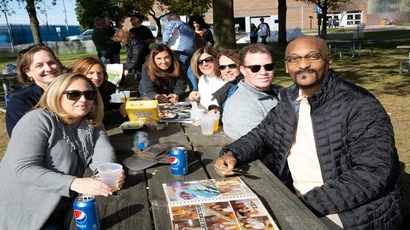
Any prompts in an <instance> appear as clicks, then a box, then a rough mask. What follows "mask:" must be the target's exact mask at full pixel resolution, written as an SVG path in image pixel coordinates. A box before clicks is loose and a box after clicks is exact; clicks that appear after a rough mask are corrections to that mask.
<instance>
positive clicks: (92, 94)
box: [63, 90, 97, 101]
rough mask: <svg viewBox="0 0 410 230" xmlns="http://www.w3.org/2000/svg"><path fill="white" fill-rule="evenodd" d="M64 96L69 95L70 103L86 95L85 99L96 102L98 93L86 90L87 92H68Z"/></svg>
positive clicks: (64, 92)
mask: <svg viewBox="0 0 410 230" xmlns="http://www.w3.org/2000/svg"><path fill="white" fill-rule="evenodd" d="M63 94H66V95H67V99H68V100H70V101H77V100H79V99H80V98H81V96H83V95H84V97H85V99H87V100H89V101H92V100H95V98H96V96H97V91H94V90H86V91H80V90H67V91H63Z"/></svg>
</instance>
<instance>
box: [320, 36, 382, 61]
mask: <svg viewBox="0 0 410 230" xmlns="http://www.w3.org/2000/svg"><path fill="white" fill-rule="evenodd" d="M326 43H327V44H328V46H329V54H331V52H339V57H340V58H343V51H346V50H347V51H349V52H351V57H352V58H354V57H359V58H360V57H364V56H363V55H362V44H366V43H368V41H367V40H328V41H326ZM356 49H357V52H356ZM367 49H370V55H369V56H370V57H373V50H374V48H373V47H367Z"/></svg>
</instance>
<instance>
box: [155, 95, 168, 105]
mask: <svg viewBox="0 0 410 230" xmlns="http://www.w3.org/2000/svg"><path fill="white" fill-rule="evenodd" d="M154 99H155V100H158V102H159V103H168V102H169V100H168V96H167V95H166V94H157V95H155V97H154Z"/></svg>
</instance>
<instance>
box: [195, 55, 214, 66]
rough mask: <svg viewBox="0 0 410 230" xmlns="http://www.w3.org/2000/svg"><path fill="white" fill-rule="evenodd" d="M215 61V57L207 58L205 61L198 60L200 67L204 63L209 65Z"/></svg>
mask: <svg viewBox="0 0 410 230" xmlns="http://www.w3.org/2000/svg"><path fill="white" fill-rule="evenodd" d="M213 60H214V57H207V58H204V59H199V60H198V65H202V64H204V62H206V63H208V62H211V61H213Z"/></svg>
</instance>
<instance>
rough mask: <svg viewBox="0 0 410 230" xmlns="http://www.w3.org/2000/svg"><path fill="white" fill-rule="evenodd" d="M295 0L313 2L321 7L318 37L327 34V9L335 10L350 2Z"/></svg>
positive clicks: (323, 36) (340, 0)
mask: <svg viewBox="0 0 410 230" xmlns="http://www.w3.org/2000/svg"><path fill="white" fill-rule="evenodd" d="M296 1H301V2H305V3H308V4H314V5H317V6H319V7H320V9H322V14H321V17H322V19H323V22H322V25H321V26H322V32H321V34H320V37H321V38H323V39H325V38H326V35H327V30H326V28H327V26H326V24H327V20H326V19H327V12H328V11H329V10H334V11H337V10H339V9H340V8H341V7H343V6H347V5H348V3H350V2H351V0H296Z"/></svg>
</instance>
